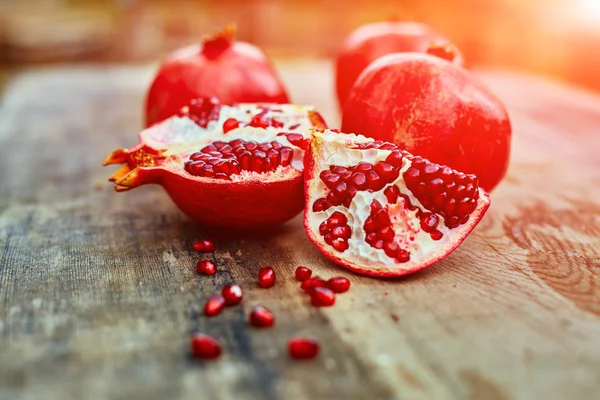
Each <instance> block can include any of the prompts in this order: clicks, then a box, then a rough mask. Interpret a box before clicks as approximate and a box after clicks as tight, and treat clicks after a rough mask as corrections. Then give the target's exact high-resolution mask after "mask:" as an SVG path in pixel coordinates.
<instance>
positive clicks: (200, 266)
mask: <svg viewBox="0 0 600 400" xmlns="http://www.w3.org/2000/svg"><path fill="white" fill-rule="evenodd" d="M196 272H197V273H199V274H205V275H214V274H216V273H217V267H216V266H215V264H214V263H213V262H212V261H208V260H200V261H198V262H197V263H196Z"/></svg>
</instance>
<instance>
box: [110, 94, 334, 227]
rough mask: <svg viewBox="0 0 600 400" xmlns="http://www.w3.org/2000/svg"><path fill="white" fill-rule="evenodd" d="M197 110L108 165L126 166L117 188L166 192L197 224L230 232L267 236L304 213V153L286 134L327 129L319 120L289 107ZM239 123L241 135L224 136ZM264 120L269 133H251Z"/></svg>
mask: <svg viewBox="0 0 600 400" xmlns="http://www.w3.org/2000/svg"><path fill="white" fill-rule="evenodd" d="M194 104H195V105H190V106H189V107H186V108H185V109H183V110H182V112H181V115H179V116H175V117H172V118H169V119H168V120H165V121H163V122H161V123H159V124H156V125H154V126H152V127H151V128H148V129H146V130H144V131H142V133H140V144H139V145H137V146H135V147H133V148H131V149H129V150H126V149H119V150H116V151H114V152H113V153H112V154H111V155H110V156H109V157H108V158H107V160H106V161H105V162H104V164H105V165H108V164H125V165H124V166H122V167H121V169H119V170H118V171H117V172H116V173H115V174H114V175H113V176H112V177H111V179H110V180H111V181H114V182H115V185H116V186H115V189H116V190H117V191H126V190H129V189H133V188H136V187H138V186H140V185H144V184H150V183H154V184H158V185H161V186H163V187H164V188H165V190H166V191H167V193H168V194H169V196H170V197H171V199H172V200H173V201H174V202H175V204H176V205H177V206H178V207H179V208H180V209H181V210H182V211H183V212H184V213H185V214H187V215H188V216H189V217H190V218H192V219H193V220H195V221H197V222H199V223H201V224H204V225H209V226H212V227H217V228H221V229H223V228H226V229H225V230H226V231H227V232H229V231H231V230H237V231H243V230H249V229H252V230H256V229H263V228H266V227H270V226H273V225H278V224H281V223H283V222H285V221H287V220H289V219H291V218H293V217H294V216H295V215H296V214H298V213H299V212H300V210H302V207H303V205H304V201H303V188H302V184H303V163H302V158H303V154H304V150H303V149H302V148H300V147H298V146H296V145H295V144H293V143H291V142H290V141H289V140H288V137H287V136H286V135H279V133H280V131H281V130H285V132H293V133H296V134H298V135H307V132H308V131H309V130H310V128H312V127H319V128H322V127H323V126H324V123H323V120H322V118H321V117H320V116H319V114H318V113H316V112H315V111H313V110H312V109H310V108H307V107H301V106H295V105H288V104H286V105H277V106H274V105H265V104H262V105H260V104H239V105H237V106H235V107H230V106H221V105H219V104H218V103H215V102H214V101H212V100H211V99H199V100H198V101H196V102H195V103H194ZM231 118H235V119H236V120H237V121H239V124H240V128H238V129H235V130H231V131H229V132H228V133H227V134H224V128H223V125H224V122H225V121H227V120H229V119H231ZM257 120H260V124H261V125H264V126H266V127H254V126H252V127H251V126H249V125H250V124H252V123H253V121H254V122H257ZM292 126H295V127H296V128H295V129H296V130H295V131H294V130H293V129H291V127H292ZM294 139H295V137H294Z"/></svg>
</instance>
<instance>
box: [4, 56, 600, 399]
mask: <svg viewBox="0 0 600 400" xmlns="http://www.w3.org/2000/svg"><path fill="white" fill-rule="evenodd" d="M280 67H281V70H282V73H283V75H284V78H285V80H286V82H287V83H288V84H289V86H290V87H291V91H292V93H293V95H294V99H295V100H296V102H299V103H313V104H315V105H316V106H317V107H318V108H319V109H321V110H322V111H323V113H324V114H325V115H326V116H327V117H329V120H331V121H334V123H333V124H332V125H335V122H336V116H335V105H334V104H335V103H334V102H333V99H332V90H331V86H332V83H331V77H330V70H329V68H330V66H329V64H327V63H325V62H303V63H294V64H289V63H284V64H281V65H280ZM151 72H152V69H151V68H150V67H126V68H116V67H115V68H107V67H86V68H83V67H81V68H73V69H60V68H55V69H49V70H31V71H29V72H24V73H21V74H18V75H16V76H14V77H12V78H11V79H10V80H9V81H8V84H7V85H6V86H5V88H4V94H3V99H2V102H1V103H0V149H1V150H0V154H1V156H0V398H1V399H3V400H4V399H6V400H8V399H61V400H62V399H71V398H72V399H83V398H86V399H100V398H111V399H198V398H203V399H209V398H211V399H212V398H214V399H229V398H235V399H413V398H414V399H476V400H480V399H494V400H496V399H497V400H505V399H566V398H569V399H593V398H597V396H598V393H600V239H599V237H600V202H599V200H598V199H599V198H600V189H599V187H600V158H599V157H598V155H597V153H598V149H600V135H598V127H599V126H600V98H599V97H594V96H593V95H590V94H586V93H583V92H579V91H577V90H574V89H570V88H567V87H563V86H559V85H556V84H553V83H549V82H545V81H542V80H539V79H536V78H531V77H524V76H519V75H514V74H507V73H501V72H497V73H493V72H487V73H485V74H482V75H483V77H484V79H486V81H487V82H488V83H489V84H490V85H491V86H492V87H493V88H494V89H495V90H496V91H497V92H498V93H499V95H500V96H501V97H502V98H503V99H504V100H505V101H506V103H507V105H508V108H509V110H510V113H511V116H512V119H513V123H514V131H515V132H514V142H513V143H514V151H513V157H512V162H511V166H510V170H509V173H508V176H507V177H506V179H505V180H504V182H503V183H502V184H501V186H500V187H498V188H497V190H496V191H494V192H493V195H492V198H493V203H492V207H491V209H490V211H489V212H488V215H487V216H486V217H485V219H484V220H483V221H482V223H481V224H480V225H479V227H478V228H477V229H476V230H475V231H474V232H473V234H472V235H471V236H470V237H469V238H468V239H467V240H466V241H465V242H464V243H463V244H462V245H461V247H460V248H459V249H458V250H457V251H456V252H455V253H453V254H452V255H450V256H449V257H447V258H446V259H445V260H443V261H441V262H440V263H438V264H437V265H436V266H434V267H432V268H430V269H428V270H426V271H424V272H422V273H419V274H416V275H413V276H410V277H408V278H404V279H396V280H376V279H369V278H364V277H358V276H355V275H352V274H349V273H346V272H345V271H343V270H341V269H339V268H337V267H336V266H334V265H333V264H331V263H329V262H327V261H326V260H325V259H324V258H323V257H322V256H321V255H320V253H319V252H318V251H317V250H316V249H315V248H314V247H313V246H312V245H311V244H310V243H309V242H308V240H307V239H306V237H305V234H304V231H303V229H302V228H301V223H300V219H299V218H297V219H296V220H294V221H293V222H292V223H289V224H288V225H286V226H285V227H284V228H283V229H282V230H281V232H278V233H277V234H275V235H273V236H272V237H270V238H263V239H259V238H252V239H245V240H242V239H230V240H225V239H221V240H220V241H219V242H218V251H217V252H216V253H215V254H214V255H210V256H209V258H211V259H213V260H215V261H216V263H217V264H218V265H219V267H220V269H219V273H218V275H217V276H216V277H214V278H201V277H198V276H196V274H195V273H194V270H193V266H194V264H195V262H196V260H197V259H198V258H199V256H198V254H195V253H194V252H193V251H191V243H192V241H193V240H194V239H195V238H198V237H201V236H203V234H206V235H210V233H209V232H204V233H203V232H201V231H200V230H198V228H197V227H196V226H195V225H194V224H193V223H191V222H190V221H188V220H187V219H186V218H185V217H184V216H183V215H182V214H181V213H180V212H179V211H178V210H177V209H176V208H175V207H174V206H173V205H172V204H171V202H170V200H169V199H168V198H167V196H166V195H165V193H163V192H162V191H161V190H160V188H159V187H144V188H140V189H137V190H135V191H133V192H129V193H126V194H116V193H114V192H113V190H112V188H111V185H109V184H108V182H106V178H107V177H108V176H109V175H110V174H111V171H112V169H110V168H102V167H100V164H101V162H102V160H103V158H104V157H105V156H106V154H108V152H109V151H111V150H113V149H115V148H117V147H119V146H122V145H132V144H134V143H135V142H136V136H135V134H136V132H137V130H138V128H139V126H140V121H141V115H140V109H141V101H142V96H143V90H144V87H145V85H146V84H147V82H148V80H149V79H150V76H151ZM301 264H302V265H307V266H309V267H311V268H313V269H314V270H316V272H317V273H318V274H319V275H322V276H332V275H343V276H347V277H349V278H350V279H351V281H352V285H353V286H352V289H351V291H350V292H349V293H347V294H344V295H341V296H339V297H338V302H337V304H336V306H335V307H333V308H330V309H316V308H313V307H310V306H308V305H307V297H306V296H304V295H303V294H301V293H300V292H299V290H298V288H297V286H298V285H297V284H296V282H294V280H293V278H292V271H293V270H294V269H295V267H296V266H298V265H301ZM266 265H273V266H274V267H275V268H276V270H277V272H278V274H279V275H278V276H279V280H278V283H277V285H276V287H275V288H273V289H270V290H264V289H259V288H257V287H256V286H255V284H254V277H255V275H256V272H257V270H258V269H259V268H260V267H263V266H266ZM230 282H237V283H239V284H241V285H242V286H243V288H244V289H245V301H244V302H243V305H242V306H239V307H236V308H232V309H227V310H226V311H225V312H224V314H223V315H221V316H220V317H218V318H212V319H208V318H206V317H203V316H199V317H198V316H196V314H195V312H194V311H195V310H197V309H198V308H199V307H200V306H201V304H202V303H203V301H204V300H205V299H206V298H207V297H208V296H209V295H211V294H212V293H214V292H215V291H216V290H218V289H219V288H220V287H221V286H222V285H224V284H226V283H230ZM255 304H262V305H265V306H267V307H270V308H272V309H273V311H274V312H275V314H276V316H277V324H276V327H275V328H274V329H271V330H262V331H256V330H252V329H249V328H248V327H247V325H246V322H245V320H246V313H247V311H248V310H249V308H250V307H251V306H253V305H255ZM193 330H201V331H204V332H208V333H211V334H214V335H216V336H218V337H219V338H220V339H221V340H222V341H223V343H224V347H225V355H224V357H223V358H222V359H221V360H219V361H217V362H213V363H206V364H205V363H199V362H194V361H193V360H191V359H190V358H189V356H188V348H187V341H188V334H189V332H191V331H193ZM298 332H305V333H310V334H313V335H315V336H317V337H318V338H319V340H320V342H321V343H322V355H321V356H320V357H319V358H318V359H317V360H314V361H309V362H294V361H292V360H290V359H289V358H288V357H287V354H286V352H285V346H286V341H287V339H288V338H289V337H290V335H292V334H295V333H298Z"/></svg>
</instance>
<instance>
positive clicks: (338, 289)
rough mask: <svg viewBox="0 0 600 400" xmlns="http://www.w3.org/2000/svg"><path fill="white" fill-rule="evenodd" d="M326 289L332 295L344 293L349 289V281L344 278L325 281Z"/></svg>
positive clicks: (339, 277) (337, 277) (338, 277)
mask: <svg viewBox="0 0 600 400" xmlns="http://www.w3.org/2000/svg"><path fill="white" fill-rule="evenodd" d="M327 287H328V288H329V289H331V290H332V291H333V292H334V293H344V292H347V291H348V289H350V281H349V280H348V279H346V278H344V277H341V276H336V277H335V278H331V279H329V280H328V281H327Z"/></svg>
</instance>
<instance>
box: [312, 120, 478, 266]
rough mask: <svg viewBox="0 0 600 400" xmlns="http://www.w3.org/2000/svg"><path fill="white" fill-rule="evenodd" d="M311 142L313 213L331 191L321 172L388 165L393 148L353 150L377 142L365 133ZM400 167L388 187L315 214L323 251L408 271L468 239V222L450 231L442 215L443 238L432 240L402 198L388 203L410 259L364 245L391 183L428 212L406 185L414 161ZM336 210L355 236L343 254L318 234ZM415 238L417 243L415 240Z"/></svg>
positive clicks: (397, 239)
mask: <svg viewBox="0 0 600 400" xmlns="http://www.w3.org/2000/svg"><path fill="white" fill-rule="evenodd" d="M313 140H314V144H313V147H312V148H313V152H314V151H315V150H316V152H315V153H313V160H314V172H313V174H312V181H311V182H310V184H309V185H308V190H309V193H308V198H309V199H310V202H311V204H309V205H308V206H309V209H310V210H312V203H314V201H315V200H317V199H318V198H323V197H325V196H326V193H327V192H326V186H325V184H324V183H323V181H322V180H321V179H320V178H319V174H320V172H321V171H323V170H328V169H329V166H330V165H339V166H343V167H349V166H354V165H356V164H358V163H359V162H361V161H364V162H368V163H371V164H375V163H376V162H379V161H384V160H385V159H386V158H387V156H388V155H389V154H390V153H391V150H379V149H369V150H359V149H349V148H348V144H349V143H368V142H372V141H373V139H369V138H366V137H364V136H361V135H352V134H351V135H345V134H343V135H341V134H338V133H335V132H331V131H328V130H327V131H325V133H319V132H314V133H313ZM402 163H403V164H402V168H401V170H400V174H399V176H398V178H397V179H396V180H395V181H394V182H392V183H390V184H387V185H386V186H385V187H384V188H383V189H381V190H379V191H377V192H369V191H359V192H358V193H356V195H355V196H354V198H353V199H352V202H351V204H350V207H348V208H346V207H344V206H333V207H331V208H329V209H327V210H325V211H321V212H312V211H311V214H310V215H311V217H310V219H309V226H310V229H311V231H312V232H313V233H314V237H315V238H316V240H318V241H320V242H321V243H322V246H323V247H329V248H330V249H331V251H332V254H333V255H334V256H335V255H338V256H340V257H343V258H344V259H345V260H350V261H351V262H352V263H354V264H356V265H359V266H360V265H364V266H368V267H369V268H372V267H373V266H374V265H377V266H378V269H381V270H394V269H398V270H403V269H407V270H408V269H413V268H414V267H415V266H416V265H422V264H424V263H427V261H428V260H430V259H431V258H432V257H436V256H437V257H439V253H438V252H437V251H436V249H440V248H444V247H451V246H452V244H453V242H455V241H456V240H457V238H459V237H460V238H462V237H464V236H465V235H466V234H467V233H468V232H467V231H469V230H471V229H472V226H470V225H471V224H468V223H467V224H464V225H460V226H458V227H457V228H454V229H449V228H447V227H446V225H445V223H444V218H443V217H442V216H440V215H439V214H438V216H439V217H440V222H439V225H438V227H437V229H438V230H439V231H440V232H442V234H443V236H442V238H441V239H440V240H437V241H435V240H433V239H432V238H431V235H430V234H429V233H427V232H424V231H423V230H422V229H421V226H420V220H419V219H418V218H417V217H416V214H417V210H414V211H410V210H408V208H405V207H404V201H403V199H402V198H399V199H398V202H397V203H396V204H395V205H389V208H388V215H389V216H390V220H391V221H392V228H393V229H394V232H395V237H394V241H395V242H397V243H398V244H399V245H400V248H402V249H405V250H408V251H409V252H410V261H408V262H405V263H397V262H396V261H395V260H394V259H393V258H390V257H388V256H387V255H386V254H385V252H384V250H378V249H375V248H373V247H371V245H369V244H368V243H367V242H366V241H365V239H366V233H365V231H364V228H363V227H364V224H365V221H366V219H367V218H368V217H369V215H370V213H371V203H372V202H373V200H377V201H378V202H379V203H380V204H381V205H382V206H383V207H384V208H386V206H388V200H387V198H386V196H385V195H384V191H385V189H386V188H387V187H389V186H391V185H396V186H398V188H399V189H400V193H402V194H404V195H406V196H408V198H409V199H410V202H411V203H412V205H413V206H417V207H419V208H420V209H422V210H423V211H427V209H426V208H425V207H423V205H422V204H421V203H420V202H419V201H418V200H417V198H416V197H414V196H413V194H412V192H411V191H410V190H408V189H407V187H406V185H405V183H404V179H403V173H404V172H405V171H406V170H407V169H408V168H410V165H411V161H410V160H409V159H408V158H407V157H404V158H403V161H402ZM480 195H481V192H480ZM482 198H483V196H482ZM486 198H487V197H486ZM478 208H479V207H478ZM336 211H338V212H341V213H343V214H344V215H346V217H347V218H348V225H349V226H350V228H351V229H352V236H351V238H350V239H349V240H348V244H349V248H348V249H347V250H345V251H344V252H343V253H339V252H337V251H336V250H334V249H333V248H332V247H331V246H329V245H328V244H326V243H325V241H324V238H323V236H321V235H320V234H319V225H320V224H321V223H322V222H323V221H325V220H326V219H327V218H329V216H331V214H333V213H334V212H336ZM475 212H477V211H475ZM475 212H474V213H475ZM472 215H473V214H472ZM411 237H412V238H413V240H411Z"/></svg>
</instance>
